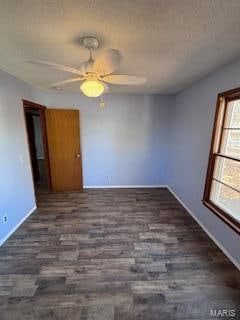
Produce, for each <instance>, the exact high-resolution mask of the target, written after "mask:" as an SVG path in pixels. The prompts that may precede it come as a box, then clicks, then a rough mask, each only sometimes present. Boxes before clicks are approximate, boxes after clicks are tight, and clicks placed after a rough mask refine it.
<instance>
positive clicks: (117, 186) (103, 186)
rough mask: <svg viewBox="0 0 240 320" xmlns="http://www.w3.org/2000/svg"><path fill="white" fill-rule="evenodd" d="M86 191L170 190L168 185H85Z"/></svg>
mask: <svg viewBox="0 0 240 320" xmlns="http://www.w3.org/2000/svg"><path fill="white" fill-rule="evenodd" d="M83 188H84V189H121V188H122V189H127V188H129V189H132V188H134V189H136V188H168V186H167V185H164V184H158V185H151V184H150V185H149V184H147V185H111V184H106V185H101V186H96V185H93V186H89V185H85V186H83Z"/></svg>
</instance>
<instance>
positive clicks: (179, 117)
mask: <svg viewBox="0 0 240 320" xmlns="http://www.w3.org/2000/svg"><path fill="white" fill-rule="evenodd" d="M236 87H240V60H239V61H237V62H235V63H233V64H231V65H228V66H226V67H225V68H223V69H221V70H219V71H217V72H215V73H213V74H211V75H209V76H208V77H206V78H204V79H202V80H201V81H199V82H198V83H196V84H194V85H193V86H191V87H189V88H187V89H185V90H183V91H182V92H180V93H178V94H177V95H176V97H175V103H174V105H173V106H172V109H171V113H172V116H171V118H170V119H171V121H170V129H171V130H169V134H170V136H169V139H170V141H169V142H170V148H169V168H168V169H169V171H168V178H167V181H168V184H169V185H170V187H171V188H172V189H173V191H174V192H175V193H176V194H177V195H178V196H179V197H180V199H181V200H182V201H183V202H184V203H185V204H186V205H187V206H188V207H189V208H190V210H191V211H192V212H193V213H194V214H195V215H196V217H197V218H198V219H199V220H200V221H201V222H202V224H203V225H204V226H205V227H206V229H207V230H209V231H210V233H212V235H213V236H214V237H215V238H216V239H217V241H218V242H219V243H221V244H222V245H223V246H224V247H225V249H226V250H227V251H228V252H229V253H230V254H231V255H232V257H233V258H235V260H236V261H239V262H240V238H239V236H238V235H237V234H236V233H235V232H234V231H232V229H231V228H229V227H228V226H227V225H226V224H225V223H223V222H222V221H221V220H220V219H219V218H217V217H216V216H215V215H214V214H213V213H212V212H211V211H210V210H208V209H207V208H206V207H205V206H204V205H203V204H202V202H201V200H202V197H203V190H204V184H205V176H206V170H207V164H208V156H209V149H210V142H211V135H212V127H213V121H214V114H215V108H216V99H217V94H218V93H220V92H223V91H226V90H229V89H233V88H236Z"/></svg>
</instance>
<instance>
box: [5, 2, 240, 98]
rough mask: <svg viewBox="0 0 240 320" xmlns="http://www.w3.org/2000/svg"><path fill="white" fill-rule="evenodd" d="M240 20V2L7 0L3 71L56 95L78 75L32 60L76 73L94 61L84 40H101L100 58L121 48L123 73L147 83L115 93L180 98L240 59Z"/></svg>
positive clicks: (71, 88) (115, 89)
mask: <svg viewBox="0 0 240 320" xmlns="http://www.w3.org/2000/svg"><path fill="white" fill-rule="evenodd" d="M239 17H240V1H239V0H163V1H161V0H95V1H94V0H92V1H90V0H82V1H81V0H75V1H74V0H55V1H54V0H52V1H51V0H49V1H47V0H0V39H1V44H0V69H2V70H4V71H7V72H9V73H10V74H13V75H15V76H16V77H18V78H20V79H22V80H24V81H26V82H28V83H31V84H32V85H34V86H35V87H38V88H43V89H49V88H50V86H51V83H54V82H57V81H61V80H64V79H67V78H70V77H71V74H67V73H64V72H61V71H56V70H48V69H46V68H43V67H40V66H36V65H30V64H28V63H26V61H27V60H29V59H41V60H48V61H52V62H56V63H60V64H65V65H69V66H73V67H77V66H78V65H79V64H80V63H81V62H82V61H84V60H86V59H87V57H88V53H87V51H86V50H85V49H83V48H82V47H81V45H80V44H79V38H81V37H82V36H85V35H94V36H97V37H98V38H99V39H100V41H101V47H100V48H99V50H98V51H97V52H96V54H99V53H100V52H102V51H104V50H106V49H110V48H115V49H119V50H120V52H121V55H122V64H121V67H120V69H119V70H118V72H117V73H122V74H124V73H129V74H134V75H140V76H146V78H147V82H146V83H145V84H144V85H140V86H132V87H130V86H111V89H110V90H111V92H140V93H162V94H167V93H174V92H176V91H178V90H180V89H182V88H184V87H186V86H187V85H189V84H191V83H193V82H194V81H196V80H198V79H200V78H201V77H203V76H205V75H206V74H208V73H210V72H212V71H214V70H216V69H217V68H219V67H221V66H223V65H224V64H227V63H228V62H231V61H233V60H234V59H236V58H237V57H239V56H240V40H239V35H240V19H239ZM64 91H66V92H79V85H78V84H76V83H75V84H71V85H69V86H66V87H64Z"/></svg>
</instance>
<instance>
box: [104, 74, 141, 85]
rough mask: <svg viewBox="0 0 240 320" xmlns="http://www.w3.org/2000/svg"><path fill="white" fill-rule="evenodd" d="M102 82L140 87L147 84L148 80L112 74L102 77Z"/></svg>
mask: <svg viewBox="0 0 240 320" xmlns="http://www.w3.org/2000/svg"><path fill="white" fill-rule="evenodd" d="M102 80H103V81H105V82H107V83H111V84H120V85H138V84H142V83H144V82H146V78H143V77H137V76H129V75H125V74H112V75H107V76H104V77H102Z"/></svg>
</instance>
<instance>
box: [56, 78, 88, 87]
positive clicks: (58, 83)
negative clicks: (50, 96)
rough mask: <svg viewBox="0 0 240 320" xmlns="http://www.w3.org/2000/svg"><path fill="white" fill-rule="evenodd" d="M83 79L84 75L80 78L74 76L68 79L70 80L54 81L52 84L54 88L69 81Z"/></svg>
mask: <svg viewBox="0 0 240 320" xmlns="http://www.w3.org/2000/svg"><path fill="white" fill-rule="evenodd" d="M83 79H84V77H79V78H72V79H68V80H64V81H59V82H56V83H54V84H53V85H52V88H55V87H59V86H62V85H64V84H68V83H72V82H77V81H81V80H83Z"/></svg>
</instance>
